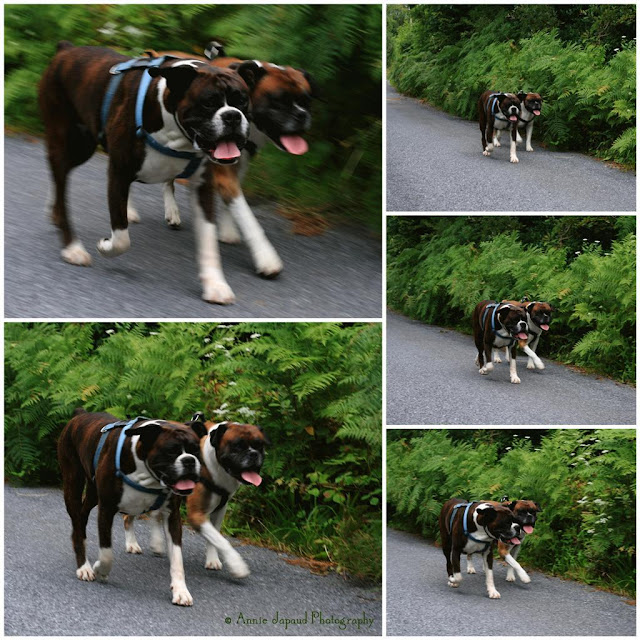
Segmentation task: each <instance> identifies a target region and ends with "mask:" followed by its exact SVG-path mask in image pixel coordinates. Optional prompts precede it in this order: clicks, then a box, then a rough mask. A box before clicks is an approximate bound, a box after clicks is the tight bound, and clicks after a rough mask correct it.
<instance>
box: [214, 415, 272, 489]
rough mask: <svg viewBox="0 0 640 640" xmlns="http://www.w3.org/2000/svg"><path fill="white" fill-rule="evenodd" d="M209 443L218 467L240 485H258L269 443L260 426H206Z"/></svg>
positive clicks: (260, 480)
mask: <svg viewBox="0 0 640 640" xmlns="http://www.w3.org/2000/svg"><path fill="white" fill-rule="evenodd" d="M208 429H209V431H208V435H207V437H208V438H209V442H210V444H211V446H212V447H213V449H214V450H215V452H216V459H217V461H218V463H219V464H220V466H221V467H222V468H223V469H224V470H225V471H226V472H227V473H228V474H229V475H230V476H232V477H233V478H235V479H236V480H239V481H240V482H242V483H243V484H252V485H255V486H258V485H259V484H260V483H261V482H262V477H261V476H260V469H261V468H262V464H263V462H264V457H265V447H266V446H267V445H268V444H270V442H269V439H268V438H267V436H266V435H265V433H264V431H263V430H262V428H261V427H258V426H256V425H253V424H241V423H239V422H221V423H220V424H217V425H210V424H209V425H208Z"/></svg>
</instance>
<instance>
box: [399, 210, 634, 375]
mask: <svg viewBox="0 0 640 640" xmlns="http://www.w3.org/2000/svg"><path fill="white" fill-rule="evenodd" d="M634 225H635V219H634V218H633V217H630V216H621V217H619V218H612V217H595V216H594V217H588V218H587V217H542V216H531V217H515V216H514V217H510V218H506V217H493V216H481V217H453V218H452V217H429V218H394V219H390V221H389V227H388V241H387V249H388V260H387V302H388V304H389V305H390V306H391V307H392V308H394V309H396V310H398V311H400V312H402V313H405V314H407V315H409V316H411V317H414V318H417V319H419V320H424V321H425V322H429V323H434V324H444V325H447V326H455V327H457V328H460V329H463V330H464V331H467V332H470V329H471V323H470V317H471V313H472V311H473V308H474V307H475V305H476V304H477V303H478V302H479V301H480V300H487V299H492V300H502V299H510V300H513V299H515V300H519V299H520V298H522V297H523V296H525V295H526V296H528V297H529V299H530V300H544V301H547V302H549V303H550V304H552V305H553V306H554V307H555V308H556V312H555V314H554V319H553V324H552V328H551V331H550V332H549V334H548V335H545V336H544V339H543V340H541V341H540V346H539V352H540V353H542V354H546V355H548V356H550V357H552V358H556V359H560V360H564V361H565V362H569V363H573V364H577V365H579V366H583V367H587V368H590V369H593V370H595V371H598V372H601V373H604V374H606V375H610V376H614V377H616V378H619V379H621V380H624V381H631V382H635V333H636V318H635V308H636V286H635V282H636V236H635V228H634ZM460 318H462V321H461V320H460Z"/></svg>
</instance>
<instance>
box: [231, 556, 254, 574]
mask: <svg viewBox="0 0 640 640" xmlns="http://www.w3.org/2000/svg"><path fill="white" fill-rule="evenodd" d="M227 568H228V569H229V573H230V574H231V575H232V576H233V577H234V578H246V577H247V576H248V575H249V574H250V573H251V571H249V567H248V566H247V563H246V562H245V561H244V560H243V559H242V558H241V557H240V556H239V555H238V557H237V558H233V559H229V558H228V559H227Z"/></svg>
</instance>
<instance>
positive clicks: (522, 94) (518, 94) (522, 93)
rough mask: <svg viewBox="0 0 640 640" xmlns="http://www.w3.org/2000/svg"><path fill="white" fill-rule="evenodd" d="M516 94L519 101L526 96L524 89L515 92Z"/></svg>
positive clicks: (523, 99) (522, 100)
mask: <svg viewBox="0 0 640 640" xmlns="http://www.w3.org/2000/svg"><path fill="white" fill-rule="evenodd" d="M516 96H517V97H518V100H520V102H524V101H525V99H526V98H527V94H526V93H525V92H524V91H520V92H518V93H516Z"/></svg>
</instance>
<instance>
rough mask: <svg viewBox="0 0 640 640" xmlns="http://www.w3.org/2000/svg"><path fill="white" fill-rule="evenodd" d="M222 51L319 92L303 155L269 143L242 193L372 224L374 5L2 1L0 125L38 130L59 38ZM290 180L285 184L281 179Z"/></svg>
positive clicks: (135, 47) (376, 141) (133, 51)
mask: <svg viewBox="0 0 640 640" xmlns="http://www.w3.org/2000/svg"><path fill="white" fill-rule="evenodd" d="M212 39H215V40H218V41H220V42H222V43H224V45H225V48H226V51H227V53H228V54H229V55H234V56H240V57H243V58H254V59H262V60H268V61H271V62H274V63H276V64H282V65H291V66H294V67H302V68H304V69H306V70H307V71H308V72H309V73H310V74H311V75H312V76H313V77H314V78H315V79H316V80H317V84H318V85H319V87H320V90H321V96H320V100H318V101H315V104H314V106H313V108H312V113H313V128H312V131H311V133H310V136H309V137H310V150H309V152H308V153H307V154H306V155H305V157H304V158H296V157H291V156H290V155H288V154H284V153H282V152H280V151H278V150H277V149H275V147H273V146H272V145H271V146H270V147H268V148H265V149H264V151H263V152H262V153H260V154H259V156H258V157H257V158H256V159H255V161H254V163H253V165H254V166H253V168H252V171H251V172H250V174H249V183H248V185H247V187H248V190H249V192H250V193H252V192H255V193H256V194H257V195H260V196H261V197H265V198H273V199H275V200H277V201H278V202H280V203H283V204H285V205H286V204H288V205H289V206H290V207H292V208H295V209H304V210H306V211H311V212H314V213H318V212H319V213H328V212H337V213H339V214H341V215H342V216H348V217H349V218H354V219H356V220H358V221H365V222H366V223H367V224H369V225H371V226H372V227H374V228H378V227H379V225H380V206H381V202H382V181H381V166H382V145H381V140H382V125H381V116H382V105H381V82H382V62H381V59H382V12H381V8H380V6H379V5H378V6H376V5H357V4H353V5H260V4H258V5H215V6H214V5H201V4H200V5H198V4H195V5H192V4H173V5H135V4H134V5H128V4H121V5H86V4H85V5H37V6H36V5H10V6H7V8H6V12H5V121H6V124H7V125H9V126H10V127H12V128H16V129H19V130H23V131H24V130H26V131H29V132H33V133H40V132H41V131H42V124H41V121H40V116H39V114H38V106H37V100H36V94H37V87H38V83H39V81H40V77H41V76H42V72H43V71H44V69H45V67H46V66H47V64H48V63H49V61H50V60H51V58H52V57H53V55H54V52H55V48H56V43H57V42H58V41H59V40H70V41H72V42H73V43H74V44H77V45H97V46H106V47H111V48H114V49H117V50H119V51H121V52H122V53H125V54H128V55H131V56H137V55H141V54H142V52H143V51H144V50H146V49H155V50H157V51H161V50H180V51H187V52H193V53H198V54H202V51H203V48H204V46H205V44H206V43H207V42H209V41H210V40H212ZM292 178H295V179H292Z"/></svg>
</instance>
